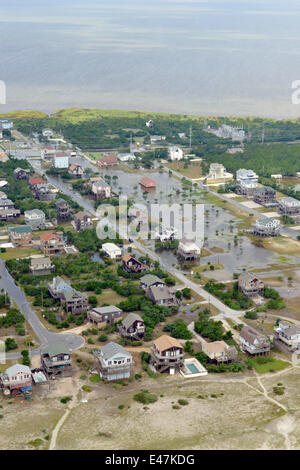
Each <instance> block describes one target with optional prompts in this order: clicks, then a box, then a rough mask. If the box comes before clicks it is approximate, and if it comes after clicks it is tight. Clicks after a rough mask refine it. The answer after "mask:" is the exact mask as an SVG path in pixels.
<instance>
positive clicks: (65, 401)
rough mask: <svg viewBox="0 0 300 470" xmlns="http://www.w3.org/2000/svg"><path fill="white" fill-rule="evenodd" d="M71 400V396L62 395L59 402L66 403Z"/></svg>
mask: <svg viewBox="0 0 300 470" xmlns="http://www.w3.org/2000/svg"><path fill="white" fill-rule="evenodd" d="M71 400H72V397H63V398H62V399H61V400H60V401H61V403H68V402H69V401H71Z"/></svg>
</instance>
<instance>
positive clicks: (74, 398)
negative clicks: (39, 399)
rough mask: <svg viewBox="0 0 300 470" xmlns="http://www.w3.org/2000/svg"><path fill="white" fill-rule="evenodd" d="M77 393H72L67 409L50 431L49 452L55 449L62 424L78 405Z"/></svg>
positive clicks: (76, 391)
mask: <svg viewBox="0 0 300 470" xmlns="http://www.w3.org/2000/svg"><path fill="white" fill-rule="evenodd" d="M78 391H79V390H75V391H74V394H73V396H72V400H71V401H70V402H69V404H68V408H67V409H66V411H65V413H64V414H63V416H62V417H61V418H60V420H59V421H58V423H57V424H56V426H55V428H54V429H53V431H52V434H51V441H50V445H49V450H54V449H55V446H56V440H57V436H58V433H59V431H60V430H61V428H62V426H63V424H64V422H65V421H66V419H67V417H68V416H69V414H70V413H71V411H72V409H73V408H75V406H77V405H78V404H79V400H78Z"/></svg>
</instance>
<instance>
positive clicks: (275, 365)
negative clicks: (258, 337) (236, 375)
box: [252, 358, 289, 374]
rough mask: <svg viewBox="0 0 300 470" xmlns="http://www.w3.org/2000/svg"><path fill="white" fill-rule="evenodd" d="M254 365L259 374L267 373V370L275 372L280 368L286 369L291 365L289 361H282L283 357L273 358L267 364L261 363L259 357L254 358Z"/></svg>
mask: <svg viewBox="0 0 300 470" xmlns="http://www.w3.org/2000/svg"><path fill="white" fill-rule="evenodd" d="M252 361H253V366H254V367H255V370H256V372H258V373H259V374H265V373H267V372H273V371H278V370H283V369H286V367H288V366H289V363H288V362H285V361H282V360H281V359H273V358H272V360H270V361H269V362H267V363H266V364H259V363H258V362H257V359H253V360H252Z"/></svg>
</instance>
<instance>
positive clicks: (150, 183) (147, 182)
mask: <svg viewBox="0 0 300 470" xmlns="http://www.w3.org/2000/svg"><path fill="white" fill-rule="evenodd" d="M139 184H140V185H141V187H142V188H143V189H144V190H145V191H148V190H149V189H155V188H156V183H155V181H154V180H152V179H151V178H148V176H143V178H141V179H140V181H139Z"/></svg>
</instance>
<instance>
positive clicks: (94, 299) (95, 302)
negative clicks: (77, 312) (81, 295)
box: [88, 295, 98, 308]
mask: <svg viewBox="0 0 300 470" xmlns="http://www.w3.org/2000/svg"><path fill="white" fill-rule="evenodd" d="M88 302H89V304H90V305H91V307H93V308H94V307H96V306H97V305H98V299H97V297H96V296H95V295H90V296H89V297H88Z"/></svg>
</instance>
